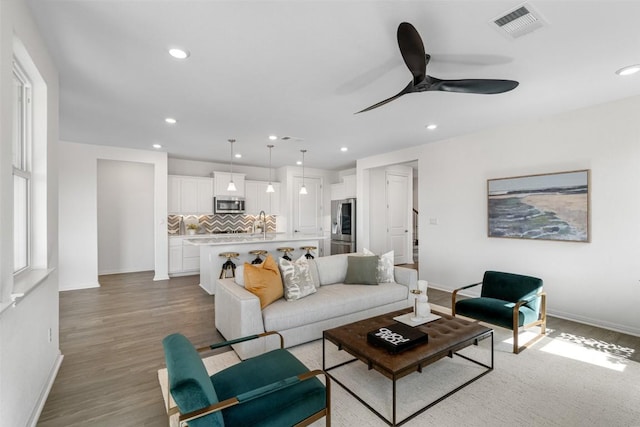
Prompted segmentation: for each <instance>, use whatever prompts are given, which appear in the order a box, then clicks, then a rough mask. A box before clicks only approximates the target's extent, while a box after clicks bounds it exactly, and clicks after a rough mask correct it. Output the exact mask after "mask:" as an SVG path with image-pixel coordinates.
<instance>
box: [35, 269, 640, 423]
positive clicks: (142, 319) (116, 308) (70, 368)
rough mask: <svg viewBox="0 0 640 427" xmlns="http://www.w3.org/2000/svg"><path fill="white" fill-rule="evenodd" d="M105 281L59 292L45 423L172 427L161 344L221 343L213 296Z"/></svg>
mask: <svg viewBox="0 0 640 427" xmlns="http://www.w3.org/2000/svg"><path fill="white" fill-rule="evenodd" d="M100 283H101V287H100V288H98V289H86V290H78V291H67V292H62V293H61V294H60V347H61V350H62V353H63V354H64V356H65V357H64V361H63V363H62V366H61V368H60V372H59V373H58V377H57V378H56V380H55V383H54V385H53V389H52V390H51V393H50V395H49V398H48V399H47V402H46V405H45V407H44V410H43V412H42V415H41V417H40V421H39V423H38V426H43V427H44V426H46V427H49V426H56V427H58V426H65V427H71V426H83V427H86V426H92V427H95V426H98V427H100V426H105V427H106V426H109V427H111V426H119V427H121V426H167V417H166V414H165V412H164V410H163V403H162V402H163V400H162V395H161V392H160V387H159V385H158V380H157V370H158V369H160V368H162V367H164V356H163V352H162V344H161V341H162V339H163V338H164V337H165V336H166V335H168V334H170V333H173V332H181V333H183V334H185V335H186V336H187V337H188V338H189V339H190V340H191V341H192V342H193V343H195V344H196V345H205V344H209V343H213V342H217V341H220V340H221V339H222V338H221V336H220V335H219V334H218V333H217V331H216V329H215V327H214V313H213V309H214V305H213V298H214V297H213V296H210V295H208V294H207V293H206V292H204V291H203V290H202V289H201V288H200V287H199V286H198V276H188V277H182V278H174V279H171V280H164V281H156V282H154V281H153V273H151V272H144V273H133V274H118V275H110V276H102V277H100ZM428 294H429V300H430V301H431V302H433V303H434V304H438V305H442V306H445V307H450V306H451V295H450V294H449V293H448V292H442V291H438V290H435V289H429V293H428ZM548 327H549V329H550V330H551V335H552V336H554V335H555V336H560V334H569V335H570V336H571V337H575V340H577V341H580V340H581V339H582V340H583V341H584V345H589V346H593V345H594V343H595V345H602V346H606V345H609V347H610V346H611V345H615V346H617V347H618V348H621V349H628V351H627V353H628V354H629V358H630V359H632V360H635V361H638V362H640V354H639V353H640V338H638V337H632V336H629V335H624V334H619V333H616V332H612V331H607V330H604V329H600V328H595V327H591V326H586V325H581V324H578V323H574V322H569V321H565V320H561V319H555V318H550V319H549V322H548ZM621 351H622V350H621ZM623 352H624V351H623Z"/></svg>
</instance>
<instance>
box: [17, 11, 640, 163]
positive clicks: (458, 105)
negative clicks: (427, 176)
mask: <svg viewBox="0 0 640 427" xmlns="http://www.w3.org/2000/svg"><path fill="white" fill-rule="evenodd" d="M27 2H28V4H29V5H30V7H31V9H32V11H33V13H34V15H35V19H36V23H37V25H38V27H39V28H40V30H41V32H42V35H43V36H44V38H45V40H46V41H47V43H48V47H49V50H50V53H51V55H52V56H53V58H54V61H55V63H56V65H57V67H58V70H59V73H60V139H62V140H64V141H72V142H80V143H88V144H101V145H112V146H119V147H130V148H136V149H145V150H153V148H152V144H154V143H157V144H161V145H162V148H161V150H164V151H166V152H167V153H168V155H169V157H171V158H183V159H193V160H202V161H212V162H225V163H226V162H228V161H229V153H230V147H229V145H230V144H229V143H228V142H227V140H228V139H230V138H233V139H236V141H237V142H236V143H235V144H234V150H235V152H239V153H241V154H242V158H241V159H236V160H234V163H235V164H244V165H248V166H266V165H267V162H268V149H267V147H266V145H267V144H269V143H271V142H270V141H269V140H268V136H269V135H272V134H273V135H277V136H278V138H279V139H278V140H276V141H275V142H274V144H275V148H274V149H273V152H272V158H273V166H274V167H280V166H284V165H292V164H294V163H295V161H296V160H297V159H299V158H300V157H301V155H300V151H299V150H301V149H306V150H308V151H307V153H306V157H305V165H306V166H308V167H314V168H323V169H330V170H341V169H346V168H350V167H354V166H355V161H356V159H359V158H363V157H367V156H371V155H376V154H381V153H385V152H389V151H394V150H398V149H402V148H407V147H411V146H416V145H422V144H425V143H428V142H435V141H440V140H444V139H448V138H451V137H455V136H457V135H461V134H467V133H471V132H477V131H479V130H482V129H486V128H491V127H496V126H501V125H504V124H506V123H510V122H517V121H522V120H530V119H532V118H533V119H536V118H540V117H543V116H547V115H551V114H556V113H559V112H563V111H567V110H573V109H577V108H581V107H585V106H588V105H593V104H599V103H604V102H607V101H611V100H615V99H619V98H623V97H628V96H633V95H638V94H640V73H638V74H636V75H634V76H629V77H620V76H618V75H616V74H615V73H614V72H615V71H616V70H617V69H619V68H621V67H623V66H626V65H631V64H637V63H640V26H638V23H637V21H638V17H639V16H640V2H631V1H577V0H572V1H558V0H553V1H550V0H547V1H529V2H527V3H526V4H527V5H528V7H530V8H532V9H533V10H534V11H536V12H538V13H539V15H540V16H541V18H543V19H544V21H545V22H546V23H547V25H546V26H544V27H543V28H540V29H537V30H535V31H533V32H531V33H529V34H527V35H524V36H522V37H519V38H516V39H512V38H510V37H508V36H506V35H504V34H501V33H500V32H499V31H498V29H497V28H496V26H495V25H493V24H491V22H492V21H493V20H494V19H495V18H497V17H499V16H501V15H502V14H504V13H505V12H508V11H510V10H513V9H514V8H516V7H517V6H519V5H521V4H522V2H520V1H519V0H515V1H502V0H501V1H478V0H474V1H456V0H446V1H402V2H399V1H203V0H201V1H190V0H174V1H125V0H122V1H107V0H104V1H99V0H93V1H82V0H27ZM403 21H407V22H410V23H411V24H413V25H414V26H415V27H416V29H417V30H418V32H419V33H420V34H421V37H422V39H423V42H424V45H425V48H426V51H427V53H430V54H431V56H432V58H431V62H430V63H429V65H428V68H427V74H429V75H432V76H436V77H439V78H445V79H463V78H498V79H512V80H517V81H519V82H520V86H519V87H517V88H516V89H515V90H513V91H511V92H507V93H504V94H499V95H473V94H461V93H445V92H423V93H413V94H408V95H405V96H403V97H401V98H399V99H397V100H395V101H393V102H391V103H389V104H387V105H385V106H383V107H380V108H378V109H375V110H372V111H369V112H366V113H361V114H354V113H355V112H356V111H360V110H362V109H363V108H365V107H368V106H369V105H372V104H374V103H376V102H378V101H381V100H383V99H386V98H388V97H390V96H392V95H395V94H396V93H398V92H399V91H400V90H401V89H403V88H404V87H405V86H406V84H407V83H408V82H409V81H410V80H411V74H410V72H409V71H408V70H407V68H406V66H405V65H404V62H403V59H402V57H401V55H400V52H399V50H398V46H397V41H396V30H397V27H398V24H399V23H401V22H403ZM170 46H181V47H184V48H187V49H188V50H189V51H190V57H189V58H188V59H187V60H182V61H181V60H177V59H174V58H172V57H170V56H169V55H168V53H167V49H168V48H169V47H170ZM166 117H174V118H176V119H177V120H178V122H177V124H175V125H168V124H166V123H165V122H164V119H165V118H166ZM431 123H435V124H437V125H438V128H437V129H435V130H428V129H426V125H428V124H431ZM282 137H291V138H290V139H288V140H282V139H281V138H282ZM517 143H518V141H514V144H517ZM341 147H347V148H348V151H347V152H341V151H340V148H341Z"/></svg>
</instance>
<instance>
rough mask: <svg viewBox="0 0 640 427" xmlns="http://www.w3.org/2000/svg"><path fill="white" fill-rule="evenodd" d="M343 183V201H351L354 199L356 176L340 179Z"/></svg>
mask: <svg viewBox="0 0 640 427" xmlns="http://www.w3.org/2000/svg"><path fill="white" fill-rule="evenodd" d="M342 180H343V182H344V197H343V199H351V198H354V199H355V197H356V176H355V175H346V176H343V177H342Z"/></svg>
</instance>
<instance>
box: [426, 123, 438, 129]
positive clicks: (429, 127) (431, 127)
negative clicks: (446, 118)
mask: <svg viewBox="0 0 640 427" xmlns="http://www.w3.org/2000/svg"><path fill="white" fill-rule="evenodd" d="M437 127H438V125H434V124H430V125H427V129H429V130H434V129H435V128H437Z"/></svg>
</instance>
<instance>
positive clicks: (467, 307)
mask: <svg viewBox="0 0 640 427" xmlns="http://www.w3.org/2000/svg"><path fill="white" fill-rule="evenodd" d="M479 285H482V289H481V293H480V297H479V298H467V299H461V300H459V301H456V299H457V295H458V292H459V291H461V290H464V289H469V288H471V287H474V286H479ZM451 314H452V315H453V316H455V315H456V314H459V315H462V316H466V317H471V318H473V319H477V320H480V321H483V322H487V323H491V324H494V325H498V326H502V327H503V328H507V329H511V330H513V352H514V353H516V354H518V353H519V352H520V349H521V348H520V346H519V345H518V333H519V331H520V330H521V329H525V328H529V327H533V326H540V334H539V335H538V336H536V337H534V338H533V339H531V340H530V341H529V342H527V343H526V344H525V346H524V347H525V348H526V347H527V346H529V345H531V344H532V343H533V342H535V341H537V340H538V339H540V338H542V336H543V335H544V334H545V333H546V330H547V295H546V293H545V292H543V291H542V279H538V278H537V277H531V276H523V275H520V274H512V273H503V272H499V271H486V272H485V273H484V278H483V279H482V282H479V283H473V284H471V285H467V286H463V287H461V288H458V289H456V290H454V291H453V294H452V295H451Z"/></svg>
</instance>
